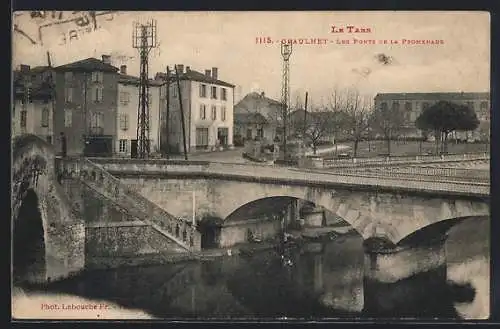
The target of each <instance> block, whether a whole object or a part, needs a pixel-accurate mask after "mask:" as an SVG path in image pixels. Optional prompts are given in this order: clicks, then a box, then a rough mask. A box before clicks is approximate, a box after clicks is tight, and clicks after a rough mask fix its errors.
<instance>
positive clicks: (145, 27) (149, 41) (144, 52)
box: [132, 20, 157, 159]
mask: <svg viewBox="0 0 500 329" xmlns="http://www.w3.org/2000/svg"><path fill="white" fill-rule="evenodd" d="M132 45H133V47H134V48H136V49H139V55H140V59H141V73H140V76H139V79H140V80H139V106H138V108H137V157H138V158H141V159H145V158H147V157H148V155H149V152H150V135H149V134H150V130H149V128H150V126H149V72H148V68H149V53H150V51H151V49H153V48H156V47H157V38H156V21H155V20H151V21H148V22H147V23H146V24H140V23H137V22H136V23H134V30H133V34H132Z"/></svg>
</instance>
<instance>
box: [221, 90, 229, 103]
mask: <svg viewBox="0 0 500 329" xmlns="http://www.w3.org/2000/svg"><path fill="white" fill-rule="evenodd" d="M220 98H221V99H222V100H223V101H227V89H226V88H221V96H220Z"/></svg>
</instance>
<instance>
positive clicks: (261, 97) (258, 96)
mask: <svg viewBox="0 0 500 329" xmlns="http://www.w3.org/2000/svg"><path fill="white" fill-rule="evenodd" d="M253 100H256V101H258V102H259V103H260V104H262V103H266V105H278V106H281V102H278V101H277V100H274V99H272V98H269V97H267V96H265V94H263V93H258V92H251V93H249V94H246V95H245V97H243V98H242V99H241V100H240V101H239V102H238V104H236V105H235V107H236V106H238V105H239V104H243V103H245V102H247V101H253Z"/></svg>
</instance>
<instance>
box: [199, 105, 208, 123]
mask: <svg viewBox="0 0 500 329" xmlns="http://www.w3.org/2000/svg"><path fill="white" fill-rule="evenodd" d="M206 118H207V107H206V105H205V104H201V105H200V119H201V120H205V119H206Z"/></svg>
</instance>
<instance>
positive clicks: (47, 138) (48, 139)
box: [45, 135, 52, 144]
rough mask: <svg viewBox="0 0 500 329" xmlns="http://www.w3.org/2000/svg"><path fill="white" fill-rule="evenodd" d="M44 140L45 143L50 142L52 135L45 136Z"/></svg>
mask: <svg viewBox="0 0 500 329" xmlns="http://www.w3.org/2000/svg"><path fill="white" fill-rule="evenodd" d="M45 140H46V141H47V143H49V144H52V136H50V135H49V136H46V137H45Z"/></svg>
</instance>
